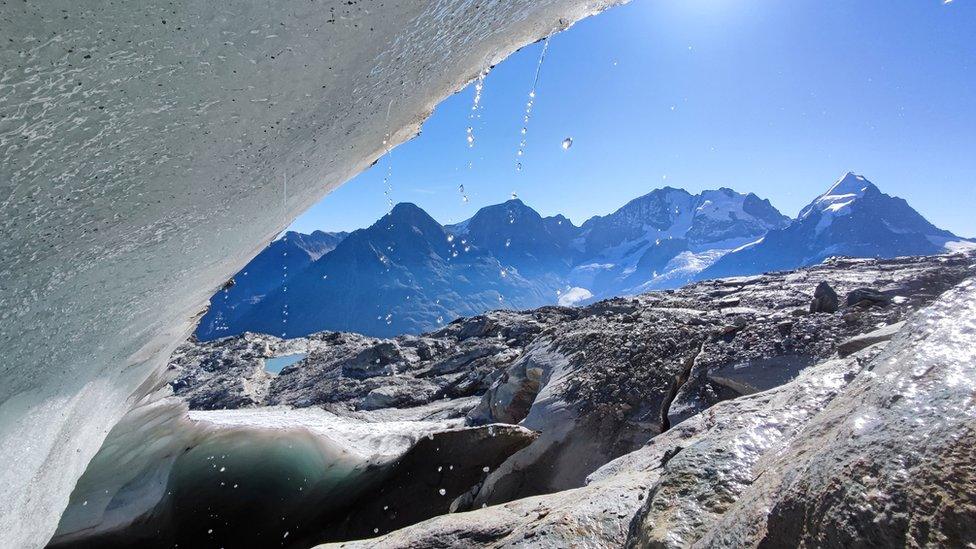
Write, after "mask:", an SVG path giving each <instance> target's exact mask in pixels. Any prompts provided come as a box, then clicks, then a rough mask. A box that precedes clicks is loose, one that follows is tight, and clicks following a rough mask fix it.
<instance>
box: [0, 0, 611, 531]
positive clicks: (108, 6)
mask: <svg viewBox="0 0 976 549" xmlns="http://www.w3.org/2000/svg"><path fill="white" fill-rule="evenodd" d="M617 3H620V1H617V0H590V1H586V0H508V1H500V0H481V1H475V0H430V1H417V0H414V1H402V2H375V1H366V0H359V1H350V2H337V1H322V0H318V1H304V2H288V3H285V2H264V3H255V2H247V1H240V0H230V1H225V2H199V1H198V2H160V1H155V0H147V1H143V2H118V1H109V0H71V1H69V0H60V1H48V2H36V3H35V2H20V1H18V2H13V1H10V0H7V1H0V40H2V46H0V71H2V72H0V234H2V238H0V257H2V258H3V262H2V265H0V343H2V348H3V349H4V355H5V356H4V358H5V360H4V361H3V363H2V365H0V376H2V377H0V379H3V380H4V381H3V384H2V385H0V456H2V457H3V458H4V461H5V464H4V465H5V467H4V468H3V469H2V470H0V488H2V490H3V493H4V494H5V497H4V498H2V499H0V545H2V546H4V547H40V546H43V545H44V544H45V543H46V542H47V540H48V539H49V538H50V536H51V534H52V533H53V531H54V528H55V527H56V525H57V521H58V517H59V516H60V513H61V511H62V509H63V508H64V506H65V504H66V503H67V499H68V495H69V493H70V491H71V489H72V487H73V486H74V484H75V482H76V480H77V478H78V477H79V476H80V475H81V473H82V472H83V471H84V468H85V466H86V465H87V463H88V461H89V460H90V458H91V457H92V455H94V453H95V452H96V451H97V450H98V448H99V446H100V445H101V443H102V440H103V439H104V436H105V434H106V433H107V432H108V430H109V429H110V428H111V427H112V426H113V425H114V424H115V422H116V421H117V420H118V418H119V417H120V416H121V415H122V414H123V413H124V412H125V410H126V408H127V407H128V406H129V404H130V403H131V402H132V401H133V400H134V399H135V398H137V397H138V396H139V395H140V394H141V392H142V391H143V390H144V389H142V388H145V387H147V386H149V385H151V384H152V383H153V378H154V374H156V373H157V372H158V370H159V369H160V368H161V367H162V366H163V365H164V362H165V360H166V358H167V356H168V355H169V353H170V351H171V350H172V348H173V347H174V346H175V345H177V344H178V343H180V342H181V341H182V340H183V339H184V338H185V337H186V336H187V335H188V333H189V332H190V330H191V329H192V327H193V325H194V323H195V321H196V319H197V318H198V315H199V314H200V313H201V311H202V310H203V308H204V306H205V304H206V300H207V297H208V296H209V295H210V294H211V293H212V292H213V290H214V289H215V288H216V287H218V286H220V285H221V284H222V283H223V282H224V281H225V280H226V279H227V278H228V277H229V276H230V275H231V274H232V273H233V272H235V271H236V270H237V269H238V268H239V267H241V266H242V265H243V264H244V263H245V262H246V261H247V260H248V259H249V258H251V257H252V256H253V255H255V254H256V253H257V251H258V250H259V249H260V248H261V247H262V246H263V245H264V244H265V243H267V242H268V241H269V240H270V239H271V238H272V237H273V236H274V235H275V233H277V232H278V231H280V230H281V229H282V228H284V227H285V226H287V224H288V223H289V221H290V220H291V219H293V218H294V217H295V216H296V215H297V214H298V213H300V212H301V211H302V210H304V209H305V208H306V207H307V206H309V205H310V204H312V203H313V202H315V201H316V200H318V199H319V198H321V197H322V196H323V195H324V194H326V193H327V192H329V191H330V190H331V189H333V188H335V187H336V186H337V185H339V184H341V183H343V182H344V181H346V180H348V179H349V178H350V177H352V176H353V175H355V174H356V173H358V172H359V171H361V170H363V169H364V168H366V167H367V166H369V165H370V163H371V162H373V161H375V160H376V159H377V158H378V157H379V156H380V155H381V154H382V152H383V151H384V146H383V140H384V136H385V135H386V133H387V132H389V133H391V134H392V136H393V137H392V142H393V143H400V142H402V141H404V140H406V139H409V138H410V137H412V136H413V135H415V134H416V132H417V131H418V129H419V126H420V124H421V122H422V121H423V120H424V119H425V118H426V116H427V115H428V114H429V113H430V112H431V110H432V109H433V108H434V106H435V105H436V104H437V103H438V102H439V101H440V100H442V99H443V98H444V97H445V96H447V95H449V94H450V93H453V92H455V91H457V90H458V89H460V88H461V87H462V86H463V85H464V84H465V83H466V82H468V81H470V80H471V79H473V78H474V77H476V76H477V75H478V74H479V72H480V71H482V70H484V69H485V68H487V67H490V66H491V65H493V64H495V63H497V62H499V61H500V60H502V59H503V58H505V57H506V56H507V55H509V54H511V53H512V52H513V51H514V50H516V49H517V48H519V47H521V46H524V45H525V44H528V43H531V42H533V41H535V40H538V39H540V38H542V37H544V36H546V35H548V34H550V33H551V32H554V31H556V30H560V29H562V28H565V27H566V26H568V25H570V24H571V23H572V22H574V21H576V20H578V19H580V18H582V17H585V16H587V15H591V14H594V13H597V12H599V11H601V10H603V9H605V8H607V7H609V6H610V5H613V4H617ZM387 113H389V115H387ZM286 178H287V192H286V190H285V184H284V182H285V179H286Z"/></svg>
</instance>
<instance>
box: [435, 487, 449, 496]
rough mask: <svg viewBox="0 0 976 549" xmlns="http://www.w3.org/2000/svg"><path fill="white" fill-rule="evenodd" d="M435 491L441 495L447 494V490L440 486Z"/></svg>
mask: <svg viewBox="0 0 976 549" xmlns="http://www.w3.org/2000/svg"><path fill="white" fill-rule="evenodd" d="M437 493H438V494H440V495H442V496H444V495H447V490H445V489H443V488H441V489H440V490H438V491H437Z"/></svg>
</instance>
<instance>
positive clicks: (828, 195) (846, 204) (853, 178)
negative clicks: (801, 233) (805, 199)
mask: <svg viewBox="0 0 976 549" xmlns="http://www.w3.org/2000/svg"><path fill="white" fill-rule="evenodd" d="M870 188H875V187H874V184H873V183H871V182H870V181H868V180H867V179H866V178H865V177H864V176H862V175H857V174H855V173H854V172H847V174H846V175H844V177H842V178H840V179H838V180H837V181H836V182H835V183H834V184H833V185H831V187H830V188H829V189H827V192H825V193H823V194H822V195H820V196H818V197H817V198H816V199H814V201H813V202H811V203H810V204H808V205H807V206H806V207H805V208H803V210H801V211H800V215H799V216H798V217H799V219H804V218H807V217H809V216H810V215H811V214H813V213H814V212H821V213H829V214H832V215H846V214H847V213H848V211H849V210H850V206H851V204H853V203H854V201H855V200H857V199H858V198H861V197H862V196H864V193H866V192H867V191H868V189H870Z"/></svg>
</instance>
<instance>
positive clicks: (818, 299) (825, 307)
mask: <svg viewBox="0 0 976 549" xmlns="http://www.w3.org/2000/svg"><path fill="white" fill-rule="evenodd" d="M839 307H840V298H838V297H837V292H835V291H834V289H833V288H831V287H830V284H827V283H826V282H821V283H820V284H817V289H816V290H814V292H813V301H811V302H810V312H811V313H835V312H837V309H838V308H839Z"/></svg>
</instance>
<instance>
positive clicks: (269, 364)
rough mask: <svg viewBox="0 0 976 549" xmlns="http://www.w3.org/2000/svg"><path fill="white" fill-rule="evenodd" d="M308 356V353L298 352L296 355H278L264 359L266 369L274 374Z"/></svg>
mask: <svg viewBox="0 0 976 549" xmlns="http://www.w3.org/2000/svg"><path fill="white" fill-rule="evenodd" d="M306 356H308V353H297V354H294V355H285V356H276V357H274V358H268V359H265V361H264V370H265V371H266V372H269V373H272V374H278V373H281V371H282V370H284V369H285V368H287V367H289V366H291V365H292V364H294V363H296V362H298V361H299V360H302V359H303V358H305V357H306Z"/></svg>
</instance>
